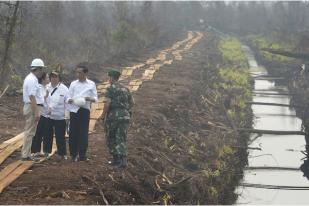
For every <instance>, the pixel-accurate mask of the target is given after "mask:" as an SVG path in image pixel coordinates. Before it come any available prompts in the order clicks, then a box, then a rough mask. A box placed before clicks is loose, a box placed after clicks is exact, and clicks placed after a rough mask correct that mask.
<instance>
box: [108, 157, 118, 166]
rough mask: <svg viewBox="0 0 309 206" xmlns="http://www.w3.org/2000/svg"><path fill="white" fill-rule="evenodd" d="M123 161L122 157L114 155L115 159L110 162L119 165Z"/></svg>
mask: <svg viewBox="0 0 309 206" xmlns="http://www.w3.org/2000/svg"><path fill="white" fill-rule="evenodd" d="M120 163H121V159H120V157H119V155H113V161H111V162H110V165H112V166H118V165H120Z"/></svg>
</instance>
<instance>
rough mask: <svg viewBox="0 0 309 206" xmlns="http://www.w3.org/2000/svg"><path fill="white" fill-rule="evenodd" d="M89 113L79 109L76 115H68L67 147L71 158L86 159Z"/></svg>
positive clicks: (86, 110)
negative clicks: (68, 146)
mask: <svg viewBox="0 0 309 206" xmlns="http://www.w3.org/2000/svg"><path fill="white" fill-rule="evenodd" d="M89 120H90V111H89V110H88V109H84V108H80V109H79V110H78V111H77V113H73V112H71V113H70V131H69V145H70V154H71V156H72V157H77V155H79V157H80V158H85V157H86V152H87V148H88V132H89Z"/></svg>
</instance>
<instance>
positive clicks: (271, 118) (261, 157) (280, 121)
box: [236, 46, 309, 204]
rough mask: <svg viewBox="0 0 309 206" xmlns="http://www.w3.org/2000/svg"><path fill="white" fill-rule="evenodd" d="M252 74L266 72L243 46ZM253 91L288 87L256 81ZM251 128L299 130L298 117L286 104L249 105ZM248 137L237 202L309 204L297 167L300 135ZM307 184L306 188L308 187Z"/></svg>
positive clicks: (278, 98)
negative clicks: (252, 126) (245, 166)
mask: <svg viewBox="0 0 309 206" xmlns="http://www.w3.org/2000/svg"><path fill="white" fill-rule="evenodd" d="M243 50H244V51H245V52H246V54H247V57H248V61H249V64H250V71H251V73H252V75H253V76H256V75H263V74H267V72H266V71H265V69H264V68H263V67H260V66H259V65H258V64H257V62H256V61H255V59H254V56H253V54H252V52H251V51H250V49H249V48H248V47H246V46H244V47H243ZM254 92H264V93H265V92H267V93H278V92H281V93H282V92H285V93H287V92H288V90H287V88H286V87H282V86H276V85H275V83H274V82H273V81H268V80H255V87H254ZM253 101H255V102H270V103H280V104H289V102H290V96H289V95H261V94H256V95H254V96H253ZM252 110H253V113H254V115H255V121H254V128H255V129H263V130H283V131H287V130H293V131H300V130H301V120H300V119H299V118H297V117H296V116H295V111H294V110H293V109H290V108H288V107H280V106H268V105H267V106H266V105H252ZM256 136H257V135H252V136H251V140H252V141H251V143H250V145H249V147H254V148H260V149H261V150H252V149H250V150H248V153H249V157H248V167H247V168H246V170H245V172H244V178H243V180H242V182H241V183H240V186H239V187H238V188H237V189H236V193H237V194H239V197H238V200H237V202H236V204H309V181H308V179H307V178H306V177H305V176H304V173H303V172H302V171H301V170H300V169H299V168H300V166H301V165H302V164H303V162H304V160H303V158H304V157H305V155H304V154H303V153H302V151H305V144H306V143H305V138H304V136H302V135H266V134H264V135H262V136H260V137H258V138H256ZM307 187H308V188H307Z"/></svg>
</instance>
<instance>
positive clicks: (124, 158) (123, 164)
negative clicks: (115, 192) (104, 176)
mask: <svg viewBox="0 0 309 206" xmlns="http://www.w3.org/2000/svg"><path fill="white" fill-rule="evenodd" d="M127 165H128V162H127V156H123V155H121V156H120V164H119V165H117V167H118V168H121V169H124V168H126V167H127Z"/></svg>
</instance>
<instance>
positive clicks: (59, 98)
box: [43, 71, 69, 160]
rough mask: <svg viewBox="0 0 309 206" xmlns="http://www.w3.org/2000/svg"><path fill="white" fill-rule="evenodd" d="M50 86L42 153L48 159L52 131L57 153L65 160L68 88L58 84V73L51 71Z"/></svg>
mask: <svg viewBox="0 0 309 206" xmlns="http://www.w3.org/2000/svg"><path fill="white" fill-rule="evenodd" d="M49 76H50V86H49V88H48V91H49V92H48V93H49V95H48V98H47V101H48V106H49V108H48V110H49V111H48V112H49V113H48V114H49V119H48V123H47V131H46V133H47V134H46V137H44V141H43V143H44V148H43V150H44V152H45V156H46V157H48V156H49V154H50V153H51V151H52V146H53V138H54V130H55V136H56V143H57V153H58V155H59V156H60V157H61V159H63V160H66V159H67V157H66V142H65V128H66V122H65V116H66V115H65V114H66V110H67V104H66V101H67V98H68V92H69V90H68V88H67V87H66V86H65V85H64V84H62V83H61V82H60V76H59V73H58V72H56V71H53V72H51V73H50V75H49Z"/></svg>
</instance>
